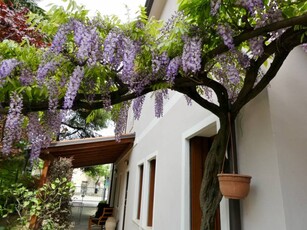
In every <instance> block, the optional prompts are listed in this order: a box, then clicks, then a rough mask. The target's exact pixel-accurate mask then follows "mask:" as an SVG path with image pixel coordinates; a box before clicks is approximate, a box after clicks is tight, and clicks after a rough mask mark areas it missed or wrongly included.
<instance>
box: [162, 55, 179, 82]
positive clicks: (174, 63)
mask: <svg viewBox="0 0 307 230" xmlns="http://www.w3.org/2000/svg"><path fill="white" fill-rule="evenodd" d="M181 65H182V60H181V56H178V57H175V58H173V59H172V60H171V61H170V62H169V65H168V67H167V69H166V77H167V79H166V80H167V81H168V82H170V83H171V84H173V83H174V81H175V77H176V75H177V74H178V72H179V68H180V66H181Z"/></svg>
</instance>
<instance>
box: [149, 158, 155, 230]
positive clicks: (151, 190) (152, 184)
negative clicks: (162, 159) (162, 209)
mask: <svg viewBox="0 0 307 230" xmlns="http://www.w3.org/2000/svg"><path fill="white" fill-rule="evenodd" d="M155 177H156V159H153V160H151V161H150V175H149V199H148V216H147V226H152V222H153V207H154V196H155Z"/></svg>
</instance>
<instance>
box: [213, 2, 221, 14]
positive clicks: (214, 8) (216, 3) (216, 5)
mask: <svg viewBox="0 0 307 230" xmlns="http://www.w3.org/2000/svg"><path fill="white" fill-rule="evenodd" d="M210 4H211V11H210V13H211V15H213V16H214V15H216V14H217V12H218V10H219V9H220V7H221V0H211V2H210Z"/></svg>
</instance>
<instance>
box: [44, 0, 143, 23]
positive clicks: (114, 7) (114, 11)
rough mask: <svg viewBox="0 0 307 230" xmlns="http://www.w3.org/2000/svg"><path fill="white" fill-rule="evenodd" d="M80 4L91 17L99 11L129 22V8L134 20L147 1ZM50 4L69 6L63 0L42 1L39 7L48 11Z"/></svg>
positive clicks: (95, 0)
mask: <svg viewBox="0 0 307 230" xmlns="http://www.w3.org/2000/svg"><path fill="white" fill-rule="evenodd" d="M75 1H76V2H77V3H78V4H81V5H84V6H85V9H87V10H89V11H90V12H89V15H91V16H93V15H95V13H96V12H97V11H99V12H100V13H101V14H102V15H117V16H118V17H119V18H120V19H121V20H122V21H126V20H127V9H126V7H125V5H127V6H128V8H129V10H130V12H129V14H130V15H131V16H130V17H131V18H133V17H134V16H135V15H136V12H137V11H138V9H139V6H140V5H141V6H144V5H145V1H146V0H126V1H125V0H75ZM49 4H55V5H63V6H65V4H66V5H67V2H66V3H64V2H63V1H61V0H40V1H38V5H39V6H40V7H42V8H43V9H45V10H48V5H49Z"/></svg>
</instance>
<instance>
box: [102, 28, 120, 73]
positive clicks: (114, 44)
mask: <svg viewBox="0 0 307 230" xmlns="http://www.w3.org/2000/svg"><path fill="white" fill-rule="evenodd" d="M103 46H104V49H103V54H102V56H103V59H104V61H105V62H107V63H109V64H111V65H112V66H114V67H115V68H117V67H118V66H119V65H120V64H121V61H122V58H123V50H124V44H123V35H122V34H121V33H119V32H116V31H111V32H110V33H109V34H108V35H107V37H106V39H105V40H104V44H103Z"/></svg>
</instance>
